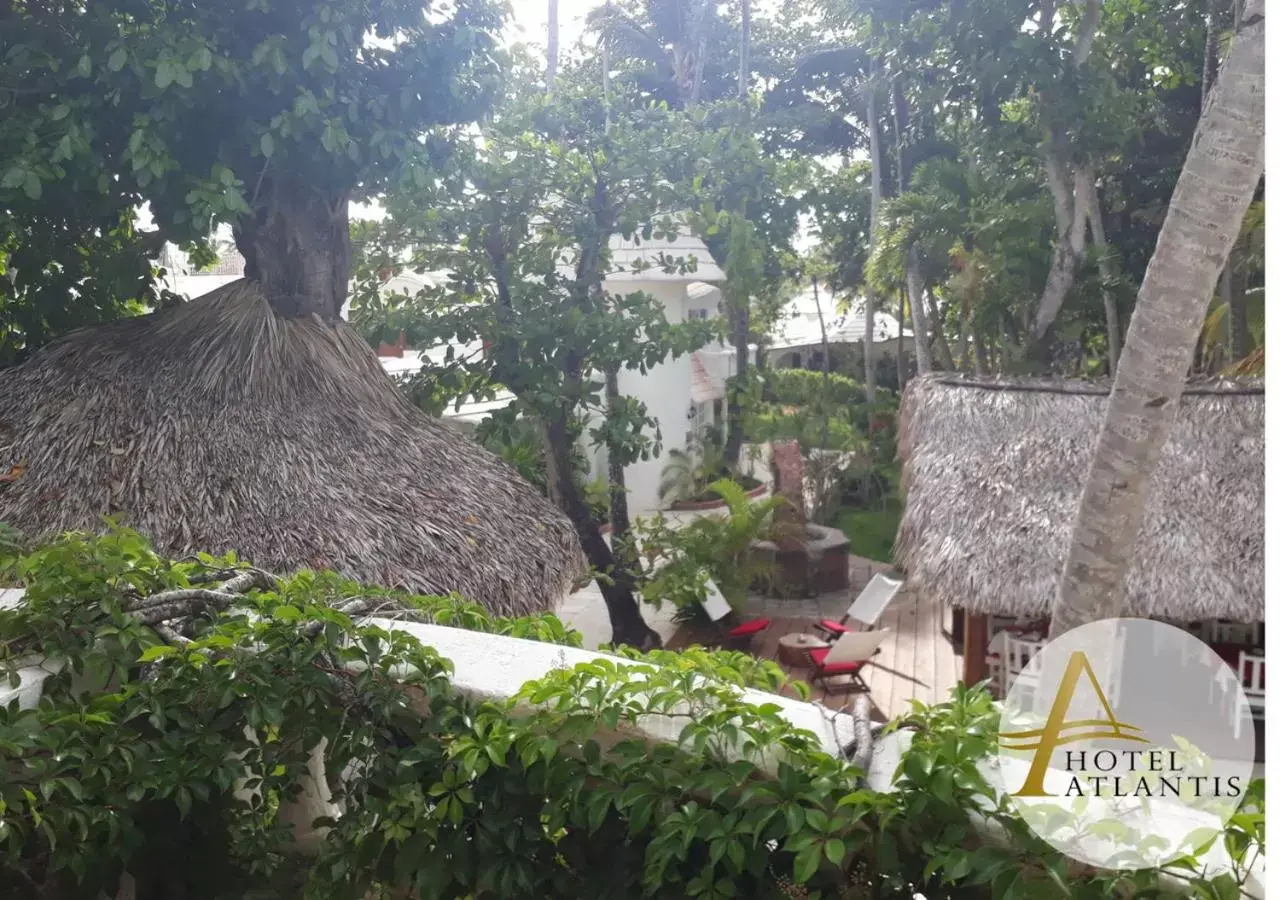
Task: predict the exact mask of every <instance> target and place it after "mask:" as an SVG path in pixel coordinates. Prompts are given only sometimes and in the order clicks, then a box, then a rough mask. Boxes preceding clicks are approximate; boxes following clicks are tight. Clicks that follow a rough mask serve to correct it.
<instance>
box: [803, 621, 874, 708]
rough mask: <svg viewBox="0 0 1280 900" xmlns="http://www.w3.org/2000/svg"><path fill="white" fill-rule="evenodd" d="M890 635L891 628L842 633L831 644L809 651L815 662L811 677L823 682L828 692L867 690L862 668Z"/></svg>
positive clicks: (815, 681) (813, 680)
mask: <svg viewBox="0 0 1280 900" xmlns="http://www.w3.org/2000/svg"><path fill="white" fill-rule="evenodd" d="M888 636H889V629H887V628H882V629H880V630H879V631H849V632H845V633H844V634H842V635H840V637H839V639H838V640H837V641H836V642H835V643H834V644H832V645H831V646H830V647H819V648H817V649H814V650H810V651H809V658H810V660H812V662H813V671H812V672H811V673H810V675H809V680H810V681H811V682H813V683H814V684H815V685H816V684H817V683H818V682H822V684H823V687H825V688H826V689H827V691H828V692H830V691H833V690H839V689H843V690H850V691H867V690H870V689H869V688H868V687H867V683H866V682H865V681H863V680H862V670H863V668H865V667H866V665H867V662H868V661H869V660H870V659H871V657H873V656H875V655H876V654H877V653H879V652H880V645H881V644H883V643H884V641H885V638H887V637H888ZM842 675H848V676H849V680H848V681H845V682H832V681H830V680H829V679H833V678H837V677H839V676H842Z"/></svg>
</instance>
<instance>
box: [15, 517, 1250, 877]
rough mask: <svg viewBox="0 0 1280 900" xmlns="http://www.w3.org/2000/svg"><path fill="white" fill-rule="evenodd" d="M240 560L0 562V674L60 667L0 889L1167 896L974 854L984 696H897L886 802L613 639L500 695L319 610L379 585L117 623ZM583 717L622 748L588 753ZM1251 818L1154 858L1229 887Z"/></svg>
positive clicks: (709, 666)
mask: <svg viewBox="0 0 1280 900" xmlns="http://www.w3.org/2000/svg"><path fill="white" fill-rule="evenodd" d="M739 499H740V498H739ZM237 565H238V564H237V562H236V561H235V559H234V557H227V558H224V559H215V558H213V557H210V556H207V555H204V554H200V555H198V557H197V559H196V560H194V561H185V562H177V563H175V562H170V561H166V560H163V559H161V558H159V557H157V556H156V555H155V554H154V553H153V552H152V551H151V550H150V548H148V547H147V545H146V543H145V541H143V540H142V539H141V538H140V537H138V535H136V534H134V533H132V532H128V531H125V530H115V531H112V532H111V533H109V534H108V535H106V536H105V537H89V536H85V535H78V534H73V535H68V536H66V537H64V538H62V539H60V540H59V541H57V542H55V543H54V544H52V545H49V546H46V547H43V548H41V549H39V550H37V551H36V552H34V553H32V554H30V555H27V556H25V557H23V558H22V559H21V560H20V561H19V562H18V569H19V570H20V572H21V576H22V579H23V583H24V584H25V586H26V589H27V597H28V602H27V605H26V606H25V607H23V608H21V609H19V610H17V611H11V612H5V613H0V647H3V648H4V651H5V653H6V654H8V656H7V658H6V662H7V663H9V664H12V663H14V662H17V659H16V658H15V656H14V655H15V654H20V655H23V656H25V655H27V654H31V653H39V654H41V655H44V656H47V657H48V658H49V662H50V665H49V668H51V669H55V670H57V674H54V675H53V676H52V677H50V678H49V679H48V680H47V681H46V683H45V691H44V697H43V698H42V700H41V701H40V703H39V705H38V706H37V707H36V708H34V709H29V710H19V709H17V708H16V706H10V707H9V708H7V709H3V710H0V773H3V778H0V877H3V878H4V884H5V885H6V891H7V893H6V896H11V897H14V898H15V900H35V898H37V897H38V898H41V900H48V898H55V900H60V898H64V897H65V898H70V897H79V896H95V895H97V893H98V892H100V891H101V892H103V893H106V894H107V895H112V894H114V892H115V889H116V884H117V879H118V878H119V876H120V873H121V872H128V873H129V874H130V875H131V876H132V877H133V878H134V879H135V880H136V883H137V889H138V896H167V897H174V896H182V897H187V898H192V900H204V898H208V900H214V898H217V900H231V898H244V897H252V898H261V900H270V898H279V900H284V898H295V897H310V898H316V900H320V898H325V900H343V898H348V900H357V898H365V897H367V896H370V895H371V893H370V892H374V894H376V893H378V892H381V891H387V890H395V891H399V892H404V893H407V894H410V895H413V894H417V895H420V896H426V897H452V898H459V900H461V898H465V897H476V898H478V897H495V898H497V897H530V896H539V897H563V896H591V897H618V898H621V897H634V896H640V895H647V896H655V897H661V898H677V897H687V896H711V897H714V896H721V897H740V896H741V897H746V896H750V897H761V898H782V897H788V896H795V893H794V891H795V889H796V886H797V885H798V886H801V888H802V890H803V892H805V893H807V894H808V895H809V896H816V897H831V898H837V897H849V898H853V897H861V896H864V895H865V892H867V891H868V890H874V891H875V892H876V894H878V895H879V896H882V897H899V896H901V897H908V896H911V895H912V893H913V892H915V891H919V892H922V893H925V895H926V896H943V895H947V894H949V895H950V896H952V897H957V898H959V897H964V898H968V897H980V896H981V897H986V896H993V895H994V896H1001V897H1007V898H1010V900H1034V898H1040V897H1049V896H1062V893H1061V892H1058V893H1056V894H1055V893H1053V892H1052V891H1051V888H1052V886H1053V884H1061V882H1062V878H1063V876H1064V875H1065V876H1066V877H1068V878H1069V879H1070V884H1071V893H1070V895H1071V896H1072V897H1076V898H1083V900H1095V898H1096V900H1103V898H1109V897H1114V896H1131V895H1133V893H1134V892H1135V891H1139V890H1147V891H1148V893H1147V894H1145V896H1152V897H1161V896H1170V894H1169V893H1168V892H1161V891H1159V890H1156V889H1155V881H1154V875H1153V874H1151V873H1138V874H1126V873H1099V872H1093V871H1089V870H1081V869H1078V868H1077V869H1072V868H1069V867H1068V866H1067V864H1066V863H1065V861H1064V860H1063V859H1062V858H1061V857H1060V856H1058V855H1057V853H1056V852H1055V851H1053V850H1051V849H1050V848H1048V847H1046V846H1045V845H1043V844H1041V843H1039V842H1038V841H1037V840H1036V839H1034V838H1033V837H1031V836H1030V835H1029V833H1028V831H1027V829H1026V828H1025V826H1023V825H1022V824H1021V821H1020V820H1019V819H1018V818H1017V817H1016V816H1014V815H1012V814H1011V812H1010V811H1009V808H1008V806H1007V804H1006V803H1005V802H1004V801H1001V802H999V803H996V804H994V809H993V810H989V811H988V814H989V815H991V816H992V817H994V819H995V821H996V824H997V825H998V826H999V828H1000V829H1002V831H1003V833H1004V834H1005V835H1006V838H1007V841H1008V843H1007V845H1005V846H996V845H985V846H983V845H979V844H977V843H976V842H975V835H974V832H973V825H972V822H971V819H970V816H971V815H972V814H973V813H974V812H975V811H976V810H977V809H979V808H982V807H984V806H985V805H987V804H989V803H990V802H991V800H992V799H993V798H992V795H991V790H990V788H989V787H987V786H986V785H985V783H984V782H983V781H982V780H981V779H980V777H979V776H978V774H977V769H976V761H977V760H979V759H981V758H982V757H983V756H985V755H987V754H988V753H990V752H991V749H992V747H993V745H994V743H993V742H994V732H995V730H996V728H997V727H998V721H999V716H998V713H997V712H996V709H995V707H994V706H993V705H992V701H991V699H990V697H989V696H988V695H986V694H985V693H983V692H982V691H981V690H980V689H974V688H970V689H966V688H958V689H957V691H956V693H955V694H954V696H953V698H952V699H951V700H950V701H948V702H946V703H943V704H941V705H939V706H937V707H933V708H925V707H917V709H916V710H915V712H914V713H913V714H912V716H911V717H910V718H909V719H908V720H907V721H906V722H905V723H904V724H905V725H907V726H910V727H913V728H915V729H916V730H917V733H916V737H915V740H914V742H913V743H912V745H911V747H910V748H909V749H908V751H907V753H906V755H905V757H904V758H903V760H902V763H901V765H900V767H899V773H898V774H899V781H898V788H899V789H898V790H897V791H895V792H893V793H888V794H877V793H875V792H873V791H870V790H868V789H867V788H866V786H865V785H864V784H862V782H861V780H860V774H861V773H859V772H858V771H857V770H856V769H854V768H853V767H852V766H851V765H849V764H848V763H847V762H844V761H843V760H841V759H838V758H834V757H832V756H829V755H827V754H826V753H825V752H824V751H823V750H822V749H821V748H820V747H819V744H818V738H817V736H816V735H815V734H813V733H812V732H809V731H807V730H801V729H797V728H796V727H795V726H794V725H792V724H791V723H790V721H789V720H788V719H787V718H786V717H785V716H784V714H783V710H782V708H781V707H780V706H778V705H776V704H771V703H768V702H765V703H758V702H748V701H746V700H745V699H744V698H743V694H742V690H743V688H755V689H758V690H764V691H781V690H784V689H790V686H789V684H788V681H787V678H786V676H785V674H784V673H783V672H782V671H781V670H780V669H779V668H778V666H777V665H776V664H774V663H772V662H768V661H762V660H758V659H754V658H752V657H750V656H748V655H746V654H741V653H722V652H708V651H704V650H699V649H694V650H690V651H686V652H683V653H674V652H669V651H659V652H656V653H651V654H647V655H641V654H639V653H636V652H627V653H625V654H624V656H623V657H621V658H609V657H605V658H601V659H599V660H596V661H594V662H590V663H582V664H578V665H575V666H571V667H570V666H564V667H560V668H557V669H554V670H552V671H550V672H548V673H547V674H546V675H545V676H543V677H541V678H539V679H536V680H534V681H531V682H529V683H528V684H527V685H525V686H524V687H523V688H522V689H521V691H520V692H519V694H518V695H517V696H516V697H513V698H512V699H511V700H510V701H509V702H492V701H473V700H468V699H467V698H465V697H463V696H461V695H460V694H458V693H457V692H456V691H454V689H453V687H452V686H451V684H450V680H449V676H450V672H451V668H452V666H451V663H450V661H449V660H446V659H443V658H441V657H440V655H439V654H438V653H437V652H435V651H434V650H432V649H430V648H429V647H425V646H423V645H421V644H419V643H418V642H417V641H416V640H414V639H412V638H411V637H409V636H408V635H407V634H406V633H404V632H401V631H386V630H383V629H381V628H378V627H374V626H372V625H368V624H357V623H354V622H352V621H351V620H350V619H349V618H347V617H346V616H344V615H343V614H341V613H339V612H337V611H335V610H334V609H333V604H335V603H338V602H341V601H342V600H343V599H345V598H349V597H351V596H353V595H364V596H368V595H370V594H373V595H375V596H376V595H379V594H380V595H383V596H387V597H390V596H392V592H381V591H377V590H373V589H370V588H368V587H362V586H360V585H355V584H352V583H351V582H349V581H347V580H345V579H342V578H338V577H336V576H333V575H329V574H324V573H311V572H302V573H299V574H297V575H295V576H293V577H291V578H289V579H286V580H284V581H282V582H280V583H279V585H278V587H277V588H276V589H274V590H268V591H264V590H259V591H254V592H251V593H249V594H248V595H246V596H245V597H244V598H243V601H242V603H241V604H240V605H239V606H236V607H233V608H230V609H227V610H225V611H221V612H207V613H206V614H204V615H202V616H199V617H198V618H197V619H196V620H194V626H193V631H192V634H191V638H190V640H189V641H188V642H183V643H182V644H180V645H174V644H167V643H162V642H161V641H160V640H159V638H158V636H157V635H156V634H155V633H154V632H153V631H152V630H151V629H149V628H147V627H145V626H143V625H141V624H139V622H138V620H137V619H136V618H134V617H132V616H128V615H124V614H123V613H122V612H121V610H122V608H123V606H122V604H123V602H124V600H125V599H127V598H134V599H136V598H139V597H148V596H151V595H152V594H153V593H154V592H155V591H156V590H158V589H164V588H174V587H189V586H191V585H192V584H193V583H194V582H198V581H199V580H200V579H201V578H202V577H203V576H205V575H206V574H207V573H208V572H210V571H213V570H218V571H222V570H227V569H234V568H235V567H236V566H237ZM400 599H401V600H412V602H413V605H414V606H416V607H417V608H419V609H421V610H423V611H425V612H426V613H427V614H428V615H429V617H430V618H433V619H435V620H437V621H439V622H442V623H448V624H452V625H455V626H459V627H464V628H471V629H476V630H484V631H492V632H495V633H505V634H511V635H514V636H519V637H527V638H532V639H535V640H544V641H556V642H560V643H565V644H570V645H572V644H575V643H576V642H577V641H576V637H577V636H576V635H574V634H572V633H570V632H567V631H565V630H564V629H563V627H562V626H559V625H558V624H557V623H555V621H554V619H553V618H551V617H549V616H544V617H539V618H535V619H528V620H499V619H494V618H492V617H489V616H487V615H486V614H484V613H483V612H482V611H480V610H479V609H478V608H476V607H474V606H472V605H470V604H467V603H465V601H461V600H459V599H457V598H439V597H437V598H431V597H418V598H404V597H401V598H400ZM59 663H60V664H61V668H60V669H59V668H58V665H57V664H59ZM755 699H756V698H753V700H755ZM655 719H669V720H672V722H673V724H674V725H675V726H676V728H675V732H674V733H675V734H676V735H677V736H676V738H675V740H673V741H672V742H671V743H669V744H649V743H645V742H643V741H641V740H639V739H637V738H634V737H626V736H625V735H626V734H627V731H628V730H629V729H632V728H635V727H636V726H637V724H638V723H639V722H640V721H641V720H645V721H653V720H655ZM602 728H604V729H607V730H609V731H611V732H614V733H621V734H622V735H624V737H623V738H622V740H621V741H617V742H612V741H610V742H606V741H602V740H600V738H599V732H600V729H602ZM632 733H635V732H634V731H633V732H632ZM321 741H323V742H324V756H325V760H326V765H327V769H328V772H329V774H330V776H331V778H332V779H333V780H334V787H335V788H336V795H335V800H336V801H338V802H339V803H341V804H343V806H344V807H345V810H344V812H343V814H342V815H341V816H340V817H339V818H337V819H336V820H333V821H328V822H326V823H324V824H327V825H328V830H327V832H323V833H322V834H321V836H320V838H319V840H320V844H319V846H318V847H315V848H313V850H312V852H311V853H309V854H302V855H299V854H298V853H297V852H296V850H297V849H299V848H297V847H295V846H294V845H293V843H292V841H293V832H292V831H291V826H290V824H289V821H288V816H286V815H285V813H286V812H287V810H288V807H289V803H290V802H291V801H292V800H293V799H294V798H295V797H296V792H297V790H298V777H299V776H300V775H302V774H303V773H304V772H305V771H306V766H307V762H308V758H309V756H310V753H311V750H312V748H314V747H316V746H317V745H318V744H319V742H321ZM766 772H769V773H775V774H772V775H766V774H765V773H766ZM338 773H341V776H340V777H339V775H338ZM1261 804H1262V794H1261V790H1260V788H1259V787H1254V788H1251V790H1250V793H1249V796H1248V798H1247V800H1246V803H1245V806H1244V807H1242V809H1241V812H1240V813H1238V814H1237V815H1236V817H1235V818H1234V819H1233V820H1232V822H1231V824H1230V826H1229V829H1228V837H1227V846H1228V850H1229V852H1230V855H1231V857H1232V859H1233V861H1234V863H1235V865H1236V867H1237V868H1236V871H1235V872H1234V873H1224V874H1222V875H1219V876H1217V878H1216V879H1215V880H1214V881H1213V882H1212V888H1211V887H1210V882H1209V881H1208V880H1207V879H1206V878H1204V877H1201V876H1198V875H1197V874H1196V873H1195V872H1194V871H1191V870H1188V869H1185V868H1181V869H1178V871H1181V872H1184V873H1185V878H1186V881H1187V882H1188V885H1187V886H1188V889H1189V890H1190V891H1191V892H1192V893H1193V894H1194V895H1196V896H1204V897H1210V896H1214V897H1221V896H1226V894H1224V893H1223V892H1224V891H1229V890H1230V889H1232V888H1233V887H1234V885H1235V884H1237V883H1239V881H1240V880H1241V879H1242V876H1243V873H1244V872H1245V871H1246V870H1247V869H1248V867H1249V866H1250V865H1251V864H1252V861H1253V860H1254V858H1255V855H1256V853H1257V852H1259V851H1261V850H1262V849H1263V847H1264V841H1265V835H1264V819H1263V815H1262V805H1261ZM1190 862H1191V861H1189V863H1190ZM1213 890H1216V891H1218V892H1217V893H1212V891H1213ZM1232 896H1234V894H1232Z"/></svg>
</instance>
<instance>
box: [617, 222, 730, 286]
mask: <svg viewBox="0 0 1280 900" xmlns="http://www.w3.org/2000/svg"><path fill="white" fill-rule="evenodd" d="M609 255H610V257H611V262H612V265H613V268H614V270H615V271H614V274H612V275H610V276H609V277H608V278H606V279H605V282H606V283H610V282H614V283H622V284H625V283H631V282H637V281H684V282H694V283H698V282H702V283H707V282H713V281H724V280H725V275H724V272H723V271H722V270H721V269H720V267H719V266H717V265H716V261H715V260H714V259H712V258H711V252H710V251H709V250H708V249H707V245H706V244H704V243H703V242H702V240H701V239H700V238H698V237H695V236H694V235H693V234H692V233H690V232H689V230H688V229H687V228H683V227H682V228H681V229H680V233H679V235H678V236H677V237H676V239H675V240H674V241H669V240H666V239H665V238H659V237H656V236H655V237H652V238H649V239H645V238H642V237H639V236H637V237H635V238H633V239H631V240H628V239H626V238H624V237H623V236H622V235H620V234H615V235H614V236H613V237H611V238H610V239H609ZM663 256H666V257H672V258H682V259H688V258H690V257H691V258H692V259H693V260H694V261H695V262H696V264H697V265H696V266H695V268H694V270H693V271H692V272H688V273H684V274H681V273H679V272H665V271H663V269H662V257H663ZM640 265H643V266H647V267H648V268H645V269H643V270H642V271H635V268H636V266H640ZM708 286H709V285H708Z"/></svg>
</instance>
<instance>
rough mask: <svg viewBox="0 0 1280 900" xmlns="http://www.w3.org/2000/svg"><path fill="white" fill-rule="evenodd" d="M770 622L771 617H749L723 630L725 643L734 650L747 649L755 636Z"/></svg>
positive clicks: (771, 622) (771, 621)
mask: <svg viewBox="0 0 1280 900" xmlns="http://www.w3.org/2000/svg"><path fill="white" fill-rule="evenodd" d="M771 624H773V620H772V619H750V620H748V621H746V622H743V623H742V624H741V625H736V626H734V627H733V628H730V629H729V630H728V631H726V632H725V637H724V642H725V645H726V646H728V647H732V648H733V649H735V650H748V649H750V647H751V642H752V641H753V640H754V639H755V636H756V635H757V634H759V633H760V632H762V631H764V630H765V629H766V628H768V627H769V626H770V625H771Z"/></svg>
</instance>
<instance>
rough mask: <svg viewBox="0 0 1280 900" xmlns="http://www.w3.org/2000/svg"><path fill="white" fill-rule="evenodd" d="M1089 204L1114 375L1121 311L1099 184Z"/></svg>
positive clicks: (1091, 190)
mask: <svg viewBox="0 0 1280 900" xmlns="http://www.w3.org/2000/svg"><path fill="white" fill-rule="evenodd" d="M1087 197H1088V206H1087V208H1086V210H1085V215H1086V217H1087V218H1088V220H1089V233H1090V234H1092V235H1093V246H1095V247H1097V248H1098V273H1099V274H1100V275H1101V276H1102V310H1103V312H1104V313H1105V314H1106V317H1107V374H1108V375H1111V376H1112V377H1114V376H1115V374H1116V369H1117V368H1118V367H1119V365H1120V313H1119V311H1118V310H1117V309H1116V297H1115V294H1114V293H1112V291H1111V285H1112V284H1113V283H1114V281H1115V272H1114V271H1113V269H1112V267H1111V245H1110V244H1108V243H1107V231H1106V228H1104V227H1103V224H1102V204H1101V203H1100V202H1099V201H1098V186H1097V185H1096V184H1092V183H1091V184H1090V185H1089V193H1088V195H1087Z"/></svg>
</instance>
